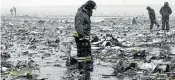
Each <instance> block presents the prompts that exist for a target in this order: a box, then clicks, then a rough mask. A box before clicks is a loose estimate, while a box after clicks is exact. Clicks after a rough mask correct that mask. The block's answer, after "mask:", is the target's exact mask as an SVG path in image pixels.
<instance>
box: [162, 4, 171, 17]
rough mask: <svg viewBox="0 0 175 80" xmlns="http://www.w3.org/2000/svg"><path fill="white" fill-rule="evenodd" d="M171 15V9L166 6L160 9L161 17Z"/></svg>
mask: <svg viewBox="0 0 175 80" xmlns="http://www.w3.org/2000/svg"><path fill="white" fill-rule="evenodd" d="M171 13H172V10H171V8H170V7H169V6H168V5H167V6H163V7H161V9H160V14H161V15H162V16H167V17H168V16H169V15H171Z"/></svg>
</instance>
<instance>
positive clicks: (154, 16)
mask: <svg viewBox="0 0 175 80" xmlns="http://www.w3.org/2000/svg"><path fill="white" fill-rule="evenodd" d="M148 14H149V18H150V19H151V20H155V19H156V15H155V11H154V9H152V8H150V9H149V10H148Z"/></svg>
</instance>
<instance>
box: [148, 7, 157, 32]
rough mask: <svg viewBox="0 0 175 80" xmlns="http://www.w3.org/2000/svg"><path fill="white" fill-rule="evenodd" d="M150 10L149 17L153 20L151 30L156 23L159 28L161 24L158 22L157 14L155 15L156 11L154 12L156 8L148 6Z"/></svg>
mask: <svg viewBox="0 0 175 80" xmlns="http://www.w3.org/2000/svg"><path fill="white" fill-rule="evenodd" d="M146 9H147V10H148V14H149V19H150V21H151V24H150V30H152V29H153V25H154V24H156V25H157V28H159V26H160V25H159V24H158V23H157V22H156V15H155V12H154V9H152V8H151V7H149V6H147V8H146Z"/></svg>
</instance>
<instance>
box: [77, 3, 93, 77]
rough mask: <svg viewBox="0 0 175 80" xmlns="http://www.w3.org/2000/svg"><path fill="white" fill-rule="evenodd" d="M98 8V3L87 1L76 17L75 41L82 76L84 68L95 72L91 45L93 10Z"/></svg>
mask: <svg viewBox="0 0 175 80" xmlns="http://www.w3.org/2000/svg"><path fill="white" fill-rule="evenodd" d="M95 8H96V3H95V2H94V1H92V0H89V1H87V2H86V3H85V4H84V5H82V6H81V7H80V8H79V9H78V12H77V14H76V16H75V30H76V32H75V33H74V37H75V41H76V44H77V59H78V69H79V70H80V74H81V73H83V72H84V70H83V69H84V68H85V67H86V69H87V70H90V71H92V70H93V61H92V55H91V45H90V30H91V20H90V17H91V16H92V12H93V9H95Z"/></svg>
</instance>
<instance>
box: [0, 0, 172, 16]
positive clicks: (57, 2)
mask: <svg viewBox="0 0 175 80" xmlns="http://www.w3.org/2000/svg"><path fill="white" fill-rule="evenodd" d="M86 1H88V0H2V3H1V4H2V5H1V7H2V8H1V12H2V13H1V14H10V8H12V7H16V9H17V14H26V15H33V14H38V15H75V13H76V12H77V9H78V8H79V7H80V6H81V5H82V4H84V3H85V2H86ZM94 1H95V2H96V4H97V10H95V11H94V15H123V14H131V15H139V14H147V10H146V7H147V6H151V7H152V8H154V9H155V12H156V14H157V16H160V14H159V10H160V8H161V7H162V6H163V4H164V2H165V1H167V2H169V4H170V6H171V8H172V11H173V14H172V15H175V14H174V11H175V0H94Z"/></svg>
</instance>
